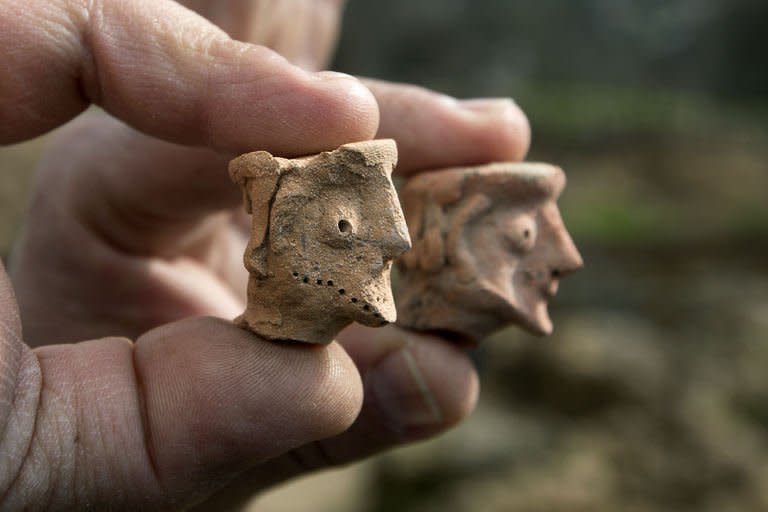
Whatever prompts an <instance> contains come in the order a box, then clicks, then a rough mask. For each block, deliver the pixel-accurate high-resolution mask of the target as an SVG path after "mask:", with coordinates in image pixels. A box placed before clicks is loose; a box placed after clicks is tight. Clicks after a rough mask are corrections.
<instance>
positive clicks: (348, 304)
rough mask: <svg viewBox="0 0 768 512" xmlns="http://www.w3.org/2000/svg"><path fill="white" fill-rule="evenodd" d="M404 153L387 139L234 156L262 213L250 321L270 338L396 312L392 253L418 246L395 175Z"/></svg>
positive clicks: (387, 317) (251, 249)
mask: <svg viewBox="0 0 768 512" xmlns="http://www.w3.org/2000/svg"><path fill="white" fill-rule="evenodd" d="M396 160H397V149H396V146H395V144H394V142H393V141H391V140H378V141H369V142H361V143H355V144H347V145H345V146H341V147H340V148H339V149H337V150H335V151H332V152H326V153H321V154H319V155H315V156H312V157H307V158H298V159H285V158H276V157H273V156H272V155H270V154H269V153H266V152H263V151H259V152H256V153H250V154H247V155H243V156H241V157H239V158H237V159H235V160H233V161H232V163H231V164H230V174H231V175H232V178H233V179H234V180H235V181H236V182H238V183H240V185H241V186H242V187H243V190H244V193H245V204H246V209H247V210H248V211H249V212H250V213H252V215H253V222H252V231H251V238H250V242H249V244H248V247H247V249H246V253H245V267H246V268H247V269H248V271H249V273H250V281H249V289H248V309H247V310H246V312H245V314H244V315H243V317H242V320H241V321H244V322H246V323H247V324H248V326H249V327H250V328H251V329H252V330H254V331H255V332H257V333H259V334H262V335H264V336H266V337H268V338H276V339H295V340H299V341H309V342H315V343H323V342H329V341H331V339H332V338H333V336H335V335H336V333H338V331H339V330H341V329H342V328H343V327H344V326H346V325H348V324H349V323H351V322H353V321H356V322H359V323H361V324H364V325H369V326H379V325H383V324H386V323H388V322H393V321H394V320H395V318H396V313H395V307H394V301H393V298H392V290H391V284H390V271H391V267H392V261H393V260H394V259H395V258H397V257H398V256H400V255H401V254H402V253H403V252H404V251H406V250H408V248H410V239H409V237H408V230H407V227H406V225H405V221H404V219H403V214H402V210H401V209H400V203H399V201H398V197H397V193H396V191H395V188H394V186H393V184H392V179H391V173H392V168H393V166H394V165H395V163H396Z"/></svg>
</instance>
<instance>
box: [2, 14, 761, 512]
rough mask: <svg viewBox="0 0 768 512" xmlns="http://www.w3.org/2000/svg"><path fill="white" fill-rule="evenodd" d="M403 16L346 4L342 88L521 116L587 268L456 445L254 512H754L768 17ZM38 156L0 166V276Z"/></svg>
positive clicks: (485, 350) (298, 490)
mask: <svg viewBox="0 0 768 512" xmlns="http://www.w3.org/2000/svg"><path fill="white" fill-rule="evenodd" d="M414 4H417V3H415V2H407V1H406V0H392V1H390V2H375V1H374V0H353V2H352V3H351V5H350V10H349V12H348V20H347V21H348V24H349V28H350V31H349V32H348V33H347V35H346V36H345V38H344V39H343V41H342V51H341V53H340V57H339V60H338V62H337V68H339V69H340V70H343V71H347V72H354V73H362V74H367V75H371V76H374V75H375V76H379V77H385V78H389V79H396V80H410V81H416V82H418V83H421V84H423V85H426V86H430V87H435V88H438V89H441V90H444V91H445V92H449V93H452V94H456V95H459V96H473V95H494V96H505V95H511V96H513V97H515V98H516V99H517V100H518V102H519V103H520V104H521V105H522V106H523V108H524V109H525V110H526V111H527V112H528V114H529V116H530V118H531V121H532V125H533V131H534V144H533V150H532V153H531V157H530V158H531V159H533V160H545V161H550V162H555V163H558V164H560V165H562V166H563V167H564V168H565V170H566V172H567V174H568V178H569V185H568V188H567V189H566V192H565V195H564V196H563V198H562V200H561V207H562V211H563V217H564V219H565V221H566V224H567V225H568V226H569V228H570V229H571V232H572V234H573V237H574V239H575V241H576V243H577V245H578V246H579V247H580V249H581V251H582V254H583V255H584V258H585V261H586V265H587V266H586V268H585V269H584V270H583V271H582V272H581V273H579V274H577V275H574V276H573V277H569V278H568V279H567V280H565V281H564V283H563V285H562V286H561V292H560V294H559V296H558V297H557V298H556V299H555V301H554V304H553V306H552V312H553V317H554V321H555V325H556V332H555V334H554V335H553V336H552V337H550V338H547V339H534V338H531V337H529V336H526V335H524V334H521V333H519V332H517V331H514V330H510V331H508V332H504V333H501V334H499V335H497V336H495V337H494V338H493V339H491V340H489V341H488V342H487V343H485V344H484V346H483V347H482V348H481V349H480V350H479V351H478V352H477V354H476V360H477V362H478V367H479V369H480V372H481V379H482V385H483V393H482V398H481V403H480V406H479V408H478V411H477V412H476V414H475V415H474V416H473V417H472V418H471V419H470V420H469V421H468V422H466V423H465V424H464V425H462V426H461V427H459V428H457V429H456V430H454V431H452V432H451V433H449V434H448V435H445V436H443V437H442V438H440V439H437V440H435V441H431V442H428V443H424V444H421V445H418V446H414V447H410V448H406V449H402V450H399V451H397V452H394V453H392V454H389V455H386V456H384V457H380V458H378V459H374V460H372V461H369V462H367V463H365V464H362V465H357V466H353V467H351V468H348V469H343V470H341V471H335V472H330V473H326V474H323V475H320V476H318V477H312V478H309V479H304V480H302V481H299V482H297V483H294V484H290V485H288V486H286V487H284V488H282V489H279V490H278V491H276V492H273V493H270V494H268V495H266V496H264V497H263V498H261V499H260V500H258V502H257V503H256V504H255V507H254V510H266V511H283V510H291V511H304V510H306V511H310V510H311V511H313V512H318V511H334V512H336V511H345V510H350V511H352V510H355V511H357V510H360V511H370V512H384V511H390V510H398V511H405V512H407V511H427V512H429V511H439V512H463V511H473V512H474V511H479V512H483V511H488V512H497V511H498V512H501V511H504V512H506V511H512V512H517V511H520V512H524V511H525V512H528V511H564V512H565V511H568V512H571V511H614V510H621V511H628V512H633V511H680V512H683V511H690V510H696V511H713V512H714V511H717V512H729V511H746V510H749V511H751V510H768V371H766V369H767V368H768V197H767V196H768V172H767V171H768V169H767V167H768V165H767V164H766V162H768V81H766V77H768V75H767V74H766V72H765V68H764V66H763V67H762V68H760V66H762V64H761V60H759V59H761V58H762V57H758V52H759V51H764V49H765V48H766V47H768V45H766V44H763V43H765V36H764V35H762V34H763V33H764V32H765V31H764V30H763V29H760V28H759V27H762V26H764V22H767V21H768V17H766V16H764V14H766V13H767V11H766V8H765V7H764V6H765V5H768V4H765V3H762V4H761V3H760V2H756V1H748V0H739V1H730V2H726V1H725V0H721V1H717V2H710V3H708V4H707V5H708V7H706V9H704V6H703V4H701V3H700V2H692V1H685V0H676V1H672V2H661V1H655V0H654V1H651V2H647V3H643V4H642V6H641V5H640V3H639V2H630V1H627V0H621V1H616V0H612V1H609V0H591V1H585V2H573V3H567V4H565V6H564V5H563V3H551V2H550V3H542V2H539V3H537V4H531V3H525V4H521V3H517V2H494V1H491V0H486V1H477V2H470V1H468V0H466V1H458V0H451V1H449V0H440V1H436V0H435V1H432V0H430V1H425V2H419V3H418V4H417V5H414ZM538 4H541V5H538ZM556 4H557V7H555V5H556ZM755 27H758V29H755ZM760 38H762V39H760ZM760 48H762V50H759V49H760ZM756 58H757V59H758V60H755V59H756ZM761 69H762V71H761ZM761 73H762V74H761ZM38 148H39V143H32V144H30V145H25V146H21V147H12V148H6V149H0V167H2V169H3V170H2V172H0V218H1V219H2V222H1V223H0V251H2V253H3V254H5V253H6V251H7V248H8V244H9V240H10V236H11V235H12V233H13V232H14V231H15V230H16V229H17V227H18V222H19V219H20V214H21V211H22V209H23V204H24V202H23V196H24V194H23V191H24V190H25V189H26V187H27V183H28V182H29V176H30V172H29V170H30V168H31V166H32V162H33V161H34V159H35V158H36V153H37V151H38Z"/></svg>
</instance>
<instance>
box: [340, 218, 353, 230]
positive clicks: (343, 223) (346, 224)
mask: <svg viewBox="0 0 768 512" xmlns="http://www.w3.org/2000/svg"><path fill="white" fill-rule="evenodd" d="M351 232H352V224H350V222H349V221H348V220H346V219H341V220H340V221H339V233H351Z"/></svg>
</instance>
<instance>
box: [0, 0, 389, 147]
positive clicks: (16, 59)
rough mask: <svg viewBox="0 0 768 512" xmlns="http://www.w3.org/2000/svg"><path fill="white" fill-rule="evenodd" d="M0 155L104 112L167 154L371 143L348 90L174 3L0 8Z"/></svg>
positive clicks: (33, 1)
mask: <svg viewBox="0 0 768 512" xmlns="http://www.w3.org/2000/svg"><path fill="white" fill-rule="evenodd" d="M0 72H1V73H2V76H3V77H4V78H3V80H2V81H0V118H2V119H3V123H2V125H0V143H8V142H15V141H19V140H23V139H26V138H29V137H32V136H34V135H37V134H40V133H43V132H45V131H47V130H50V129H52V128H54V127H56V126H58V125H60V124H62V123H64V122H66V121H67V120H69V119H70V118H72V117H73V116H75V115H76V114H78V113H79V112H81V111H82V110H83V109H85V108H86V107H87V106H88V105H89V104H90V103H96V104H99V105H101V106H102V107H104V108H105V109H106V110H107V111H109V112H110V113H111V114H113V115H114V116H116V117H119V118H121V119H122V120H124V121H125V122H127V123H128V124H130V125H132V126H134V127H135V128H137V129H139V130H141V131H143V132H146V133H148V134H150V135H154V136H157V137H160V138H163V139H166V140H170V141H173V142H178V143H184V144H190V145H205V146H209V147H213V148H216V149H221V150H226V151H229V152H233V153H242V152H245V151H248V150H252V149H255V148H259V149H266V150H269V151H272V152H274V153H278V154H282V155H286V156H288V155H297V154H308V153H313V152H318V151H322V150H325V149H330V148H334V147H336V146H339V145H340V144H343V143H346V142H350V141H354V140H362V139H368V138H371V137H372V136H373V135H374V134H375V132H376V129H377V126H378V107H377V105H376V100H375V99H374V98H373V96H372V95H371V93H370V92H369V91H368V89H367V88H366V87H365V86H363V85H362V84H361V83H360V82H358V81H357V80H356V79H354V78H352V77H349V76H347V75H340V74H336V73H317V74H312V73H307V72H305V71H303V70H301V69H299V68H298V67H296V66H293V65H291V64H290V63H289V62H288V61H286V60H285V59H283V58H282V57H280V56H279V55H278V54H276V53H274V52H273V51H271V50H269V49H267V48H264V47H260V46H254V45H250V44H246V43H241V42H237V41H234V40H232V39H231V38H229V36H227V35H226V34H225V33H224V32H223V31H221V30H219V29H218V28H216V27H215V26H214V25H213V24H211V23H210V22H208V21H206V20H205V19H204V18H202V17H200V16H198V15H197V14H195V13H193V12H192V11H190V10H188V9H186V8H184V7H182V6H180V5H179V4H177V3H176V2H173V1H170V0H132V1H130V2H125V1H122V0H101V1H94V2H71V1H66V0H53V1H50V0H30V1H29V2H21V3H20V2H14V1H13V0H0Z"/></svg>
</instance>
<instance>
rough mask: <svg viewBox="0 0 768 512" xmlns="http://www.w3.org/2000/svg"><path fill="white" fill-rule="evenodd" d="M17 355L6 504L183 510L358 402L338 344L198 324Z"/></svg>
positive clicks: (5, 437)
mask: <svg viewBox="0 0 768 512" xmlns="http://www.w3.org/2000/svg"><path fill="white" fill-rule="evenodd" d="M2 297H4V296H2ZM3 300H4V299H3ZM17 327H18V326H17ZM4 339H5V338H3V336H2V335H0V340H4ZM11 341H13V339H11ZM16 341H17V342H18V343H16V345H17V348H18V347H23V345H21V342H20V341H19V340H18V339H16ZM5 347H6V346H5V345H0V348H2V349H3V350H5ZM23 350H24V351H25V353H26V354H27V355H28V356H29V357H28V358H27V360H26V362H25V364H24V365H23V368H24V367H28V368H29V369H28V370H23V369H22V371H19V372H16V373H15V374H12V375H11V378H12V379H13V380H14V381H15V382H14V383H13V386H11V388H15V389H16V391H15V397H16V398H15V399H13V400H10V403H11V406H10V410H8V411H6V410H5V409H3V410H0V412H3V413H4V414H3V415H2V416H0V420H4V421H5V423H6V425H7V427H10V428H6V429H5V432H4V433H3V434H2V438H0V448H2V453H3V459H4V462H3V465H0V508H2V509H8V510H17V509H19V510H20V509H25V507H30V506H32V507H37V506H40V507H43V508H46V509H48V508H50V509H56V510H71V509H76V508H79V507H82V506H83V505H82V504H83V503H88V505H89V507H91V508H94V509H97V510H100V509H107V508H109V509H120V510H122V509H125V510H146V509H155V508H164V507H165V508H167V507H173V508H183V507H186V506H188V505H191V504H193V503H195V502H196V501H199V500H201V499H203V498H204V497H206V496H207V495H209V494H210V493H212V492H214V491H215V490H216V489H217V488H218V487H220V486H222V485H223V484H224V483H226V482H228V481H230V480H231V479H233V478H234V477H235V476H237V475H238V474H239V473H240V472H242V471H245V470H247V469H249V468H251V467H253V466H255V465H257V464H259V463H261V462H263V461H265V460H268V459H271V458H273V457H275V456H278V455H280V454H282V453H284V452H286V451H288V450H291V449H293V448H296V447H297V446H299V445H301V444H304V443H307V442H311V441H313V440H318V439H321V438H324V437H328V436H332V435H335V434H338V433H340V432H342V431H343V430H345V429H346V428H347V427H348V426H349V425H350V424H351V423H352V422H353V421H354V419H355V417H356V415H357V413H358V411H359V408H360V405H361V401H362V389H361V383H360V377H359V375H358V373H357V370H356V369H355V367H354V364H353V363H352V361H351V360H350V359H349V358H348V357H347V356H346V353H345V352H344V351H343V349H342V348H341V347H340V346H339V345H337V344H335V343H334V344H331V345H328V346H324V347H306V346H303V345H301V346H299V345H293V346H292V345H286V344H276V343H270V342H267V341H264V340H261V339H259V338H257V337H255V336H253V335H252V334H250V333H247V332H245V331H243V330H241V329H239V328H237V327H235V326H233V325H232V324H230V323H228V322H224V321H221V320H214V319H209V318H195V319H189V320H185V321H183V322H179V323H176V324H170V325H166V326H164V327H161V328H158V329H156V330H153V331H151V332H149V333H147V334H145V335H144V336H142V337H141V338H140V339H139V340H138V341H137V342H136V343H135V344H134V343H131V342H130V341H128V340H126V339H119V338H108V339H101V340H94V341H86V342H81V343H77V344H74V345H50V346H46V347H41V348H38V349H36V350H35V351H34V352H32V351H30V350H29V349H28V348H24V349H23ZM2 355H3V356H4V357H5V356H6V353H3V354H2ZM10 360H11V361H12V360H13V359H12V358H10ZM41 382H45V386H41ZM0 392H6V387H1V388H0ZM0 398H7V397H0ZM0 403H3V404H5V403H8V402H6V401H2V402H0ZM41 504H43V505H41Z"/></svg>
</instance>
